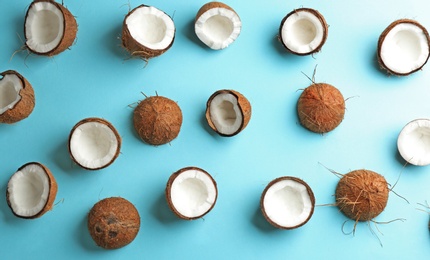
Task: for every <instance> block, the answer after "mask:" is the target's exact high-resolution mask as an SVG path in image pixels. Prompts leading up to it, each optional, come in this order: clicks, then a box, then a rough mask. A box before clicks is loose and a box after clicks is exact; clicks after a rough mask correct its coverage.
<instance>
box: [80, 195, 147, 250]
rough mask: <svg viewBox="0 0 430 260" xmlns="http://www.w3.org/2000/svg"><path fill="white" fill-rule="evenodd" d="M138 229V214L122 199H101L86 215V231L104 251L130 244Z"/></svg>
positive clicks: (132, 206) (131, 205)
mask: <svg viewBox="0 0 430 260" xmlns="http://www.w3.org/2000/svg"><path fill="white" fill-rule="evenodd" d="M139 229H140V216H139V212H138V211H137V209H136V208H135V207H134V205H133V204H131V203H130V202H129V201H128V200H126V199H123V198H119V197H111V198H106V199H103V200H101V201H99V202H97V203H96V204H95V205H94V206H93V207H92V209H91V210H90V212H89V213H88V231H89V232H90V235H91V237H92V238H93V240H94V242H96V244H97V245H98V246H100V247H103V248H105V249H117V248H121V247H124V246H126V245H128V244H130V243H131V242H132V241H133V240H134V239H135V238H136V236H137V233H138V232H139Z"/></svg>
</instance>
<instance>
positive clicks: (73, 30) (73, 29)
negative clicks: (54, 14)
mask: <svg viewBox="0 0 430 260" xmlns="http://www.w3.org/2000/svg"><path fill="white" fill-rule="evenodd" d="M39 2H48V3H51V4H53V5H55V6H56V7H57V8H58V9H59V10H60V11H61V13H62V14H63V17H64V22H63V38H62V39H61V40H60V42H59V43H58V45H57V47H55V48H54V49H52V50H51V51H48V52H38V51H36V50H33V49H31V48H30V47H29V46H28V45H27V43H26V47H27V49H28V50H29V51H31V52H32V53H35V54H38V55H43V56H54V55H57V54H59V53H61V52H63V51H65V50H66V49H68V48H69V47H70V46H72V44H73V43H74V42H75V39H76V34H77V33H78V24H77V23H76V19H75V17H74V16H73V15H72V13H71V12H70V11H69V10H68V9H67V8H66V7H64V6H63V5H61V4H59V3H57V2H55V1H53V0H34V1H33V2H32V3H31V4H30V6H29V7H28V10H27V13H26V15H25V23H26V22H27V17H28V11H29V10H30V9H31V8H32V7H33V5H34V4H36V3H39ZM25 23H24V35H25V39H26V40H27V33H26V29H25Z"/></svg>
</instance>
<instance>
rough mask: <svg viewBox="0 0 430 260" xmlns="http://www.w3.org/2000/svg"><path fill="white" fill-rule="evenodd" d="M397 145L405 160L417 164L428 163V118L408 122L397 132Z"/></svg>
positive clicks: (429, 155)
mask: <svg viewBox="0 0 430 260" xmlns="http://www.w3.org/2000/svg"><path fill="white" fill-rule="evenodd" d="M397 147H398V150H399V153H400V155H401V156H402V157H403V159H405V160H406V161H407V162H409V163H411V164H413V165H419V166H424V165H428V164H430V120H428V119H418V120H414V121H412V122H410V123H408V124H407V125H406V126H405V127H404V128H403V129H402V131H401V132H400V134H399V137H398V139H397Z"/></svg>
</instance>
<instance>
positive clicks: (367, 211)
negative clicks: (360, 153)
mask: <svg viewBox="0 0 430 260" xmlns="http://www.w3.org/2000/svg"><path fill="white" fill-rule="evenodd" d="M388 193H389V189H388V183H387V181H386V180H385V178H384V177H383V176H382V175H380V174H378V173H376V172H373V171H369V170H364V169H362V170H355V171H351V172H349V173H347V174H345V175H343V177H342V178H341V179H340V180H339V183H338V184H337V187H336V194H335V196H336V204H337V206H338V207H339V209H340V211H342V212H343V213H344V214H345V215H346V216H347V217H348V218H350V219H352V220H354V221H369V220H371V219H373V218H375V217H376V216H378V215H379V214H380V213H381V212H382V211H384V209H385V206H386V205H387V201H388Z"/></svg>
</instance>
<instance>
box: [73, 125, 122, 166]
mask: <svg viewBox="0 0 430 260" xmlns="http://www.w3.org/2000/svg"><path fill="white" fill-rule="evenodd" d="M121 143H122V140H121V136H120V135H119V133H118V131H117V130H116V129H115V127H114V126H113V125H112V124H111V123H110V122H109V121H107V120H105V119H102V118H97V117H90V118H85V119H83V120H81V121H79V122H78V123H76V125H75V126H74V127H73V128H72V130H71V131H70V135H69V142H68V148H69V154H70V157H71V158H72V160H73V161H74V162H75V163H76V164H77V165H79V166H81V167H82V168H84V169H86V170H100V169H103V168H106V167H108V166H109V165H111V164H112V163H113V162H114V161H115V160H116V158H117V157H118V155H119V153H120V151H121Z"/></svg>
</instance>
